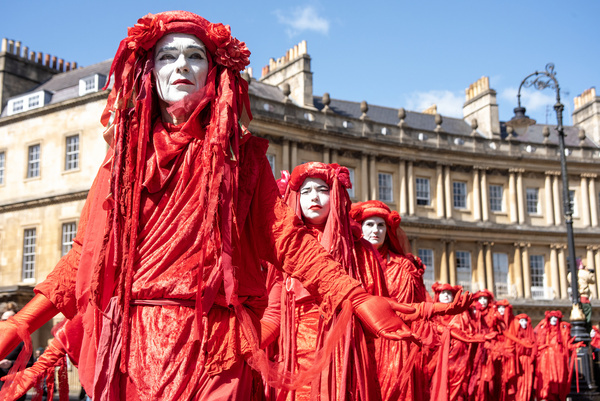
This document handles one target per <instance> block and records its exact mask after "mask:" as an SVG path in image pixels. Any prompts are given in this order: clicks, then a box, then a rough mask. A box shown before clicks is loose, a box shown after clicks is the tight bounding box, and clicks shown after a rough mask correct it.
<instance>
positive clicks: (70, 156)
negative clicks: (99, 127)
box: [65, 135, 79, 170]
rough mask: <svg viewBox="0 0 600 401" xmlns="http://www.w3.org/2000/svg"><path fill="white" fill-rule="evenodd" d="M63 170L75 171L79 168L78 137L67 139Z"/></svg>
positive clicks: (73, 136) (72, 136)
mask: <svg viewBox="0 0 600 401" xmlns="http://www.w3.org/2000/svg"><path fill="white" fill-rule="evenodd" d="M66 141H67V143H66V154H65V170H76V169H78V168H79V135H71V136H68V137H67V140H66Z"/></svg>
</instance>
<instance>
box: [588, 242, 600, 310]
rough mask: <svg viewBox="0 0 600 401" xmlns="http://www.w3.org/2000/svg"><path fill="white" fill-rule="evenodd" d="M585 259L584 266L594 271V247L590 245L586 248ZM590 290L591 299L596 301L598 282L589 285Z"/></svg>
mask: <svg viewBox="0 0 600 401" xmlns="http://www.w3.org/2000/svg"><path fill="white" fill-rule="evenodd" d="M586 250H587V257H586V261H585V262H586V266H587V268H588V269H594V271H596V263H595V262H596V261H595V260H594V259H595V258H594V247H593V246H591V245H588V246H586ZM590 289H591V290H592V298H596V299H598V297H599V295H600V294H598V280H596V284H591V285H590Z"/></svg>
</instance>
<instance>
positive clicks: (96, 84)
mask: <svg viewBox="0 0 600 401" xmlns="http://www.w3.org/2000/svg"><path fill="white" fill-rule="evenodd" d="M105 84H106V75H102V74H94V75H90V76H89V77H85V78H82V79H80V80H79V96H83V95H87V94H88V93H93V92H98V91H99V90H100V89H101V88H102V87H103V86H104V85H105Z"/></svg>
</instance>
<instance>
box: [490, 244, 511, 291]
mask: <svg viewBox="0 0 600 401" xmlns="http://www.w3.org/2000/svg"><path fill="white" fill-rule="evenodd" d="M492 264H493V267H494V286H495V287H496V288H494V293H495V294H496V297H506V296H507V295H508V255H507V254H505V253H494V254H492Z"/></svg>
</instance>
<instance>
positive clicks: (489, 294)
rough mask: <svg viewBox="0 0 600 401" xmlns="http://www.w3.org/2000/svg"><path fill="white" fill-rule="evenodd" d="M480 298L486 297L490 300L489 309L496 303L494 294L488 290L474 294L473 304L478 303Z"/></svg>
mask: <svg viewBox="0 0 600 401" xmlns="http://www.w3.org/2000/svg"><path fill="white" fill-rule="evenodd" d="M480 297H486V298H487V299H488V307H490V306H492V304H493V303H494V294H492V292H491V291H490V290H488V289H487V288H485V289H483V290H481V291H477V292H476V293H475V294H473V303H474V304H475V303H477V301H478V300H479V298H480Z"/></svg>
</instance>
